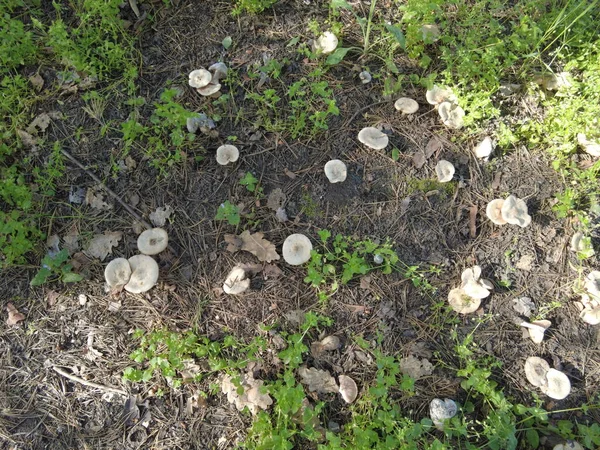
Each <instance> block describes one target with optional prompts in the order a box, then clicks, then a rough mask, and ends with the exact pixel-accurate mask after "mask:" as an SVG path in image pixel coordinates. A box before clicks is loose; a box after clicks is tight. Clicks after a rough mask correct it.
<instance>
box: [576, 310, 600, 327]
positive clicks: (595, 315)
mask: <svg viewBox="0 0 600 450" xmlns="http://www.w3.org/2000/svg"><path fill="white" fill-rule="evenodd" d="M579 317H581V320H583V321H584V322H585V323H587V324H590V325H598V324H599V323H600V306H597V307H595V308H592V309H587V308H586V309H584V310H583V311H581V313H580V314H579Z"/></svg>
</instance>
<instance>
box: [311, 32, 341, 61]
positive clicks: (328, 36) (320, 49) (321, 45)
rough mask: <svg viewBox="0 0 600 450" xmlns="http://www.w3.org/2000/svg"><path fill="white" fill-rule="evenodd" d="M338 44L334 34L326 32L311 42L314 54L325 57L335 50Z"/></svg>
mask: <svg viewBox="0 0 600 450" xmlns="http://www.w3.org/2000/svg"><path fill="white" fill-rule="evenodd" d="M338 42H339V41H338V38H337V36H336V35H335V34H333V33H332V32H331V31H326V32H324V33H323V34H322V35H321V36H319V37H318V38H317V39H315V41H314V42H313V51H314V52H315V53H319V54H323V55H327V54H329V53H332V52H333V51H334V50H335V49H336V48H337V46H338Z"/></svg>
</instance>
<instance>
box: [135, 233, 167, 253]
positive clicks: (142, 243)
mask: <svg viewBox="0 0 600 450" xmlns="http://www.w3.org/2000/svg"><path fill="white" fill-rule="evenodd" d="M168 245H169V236H168V235H167V232H166V231H165V230H164V229H162V228H152V229H150V230H146V231H144V232H142V234H140V235H139V236H138V240H137V246H138V250H139V251H140V253H143V254H144V255H157V254H159V253H160V252H162V251H163V250H164V249H165V248H167V246H168Z"/></svg>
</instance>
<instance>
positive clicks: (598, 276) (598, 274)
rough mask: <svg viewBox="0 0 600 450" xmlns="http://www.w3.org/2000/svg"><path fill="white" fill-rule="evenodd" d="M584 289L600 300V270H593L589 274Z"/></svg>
mask: <svg viewBox="0 0 600 450" xmlns="http://www.w3.org/2000/svg"><path fill="white" fill-rule="evenodd" d="M584 288H585V290H586V291H587V293H588V294H590V295H591V296H592V297H596V298H597V299H598V300H600V270H592V271H591V272H590V273H588V274H587V276H586V277H585V284H584Z"/></svg>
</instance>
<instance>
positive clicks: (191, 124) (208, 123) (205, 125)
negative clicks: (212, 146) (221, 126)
mask: <svg viewBox="0 0 600 450" xmlns="http://www.w3.org/2000/svg"><path fill="white" fill-rule="evenodd" d="M186 127H187V130H188V131H189V132H190V133H195V132H196V131H198V128H199V129H200V131H202V132H203V133H208V132H209V131H210V130H211V129H213V128H214V127H215V123H214V122H213V120H212V119H210V118H209V117H208V116H207V115H206V114H204V113H199V114H195V115H194V116H192V117H188V118H187V120H186Z"/></svg>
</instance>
